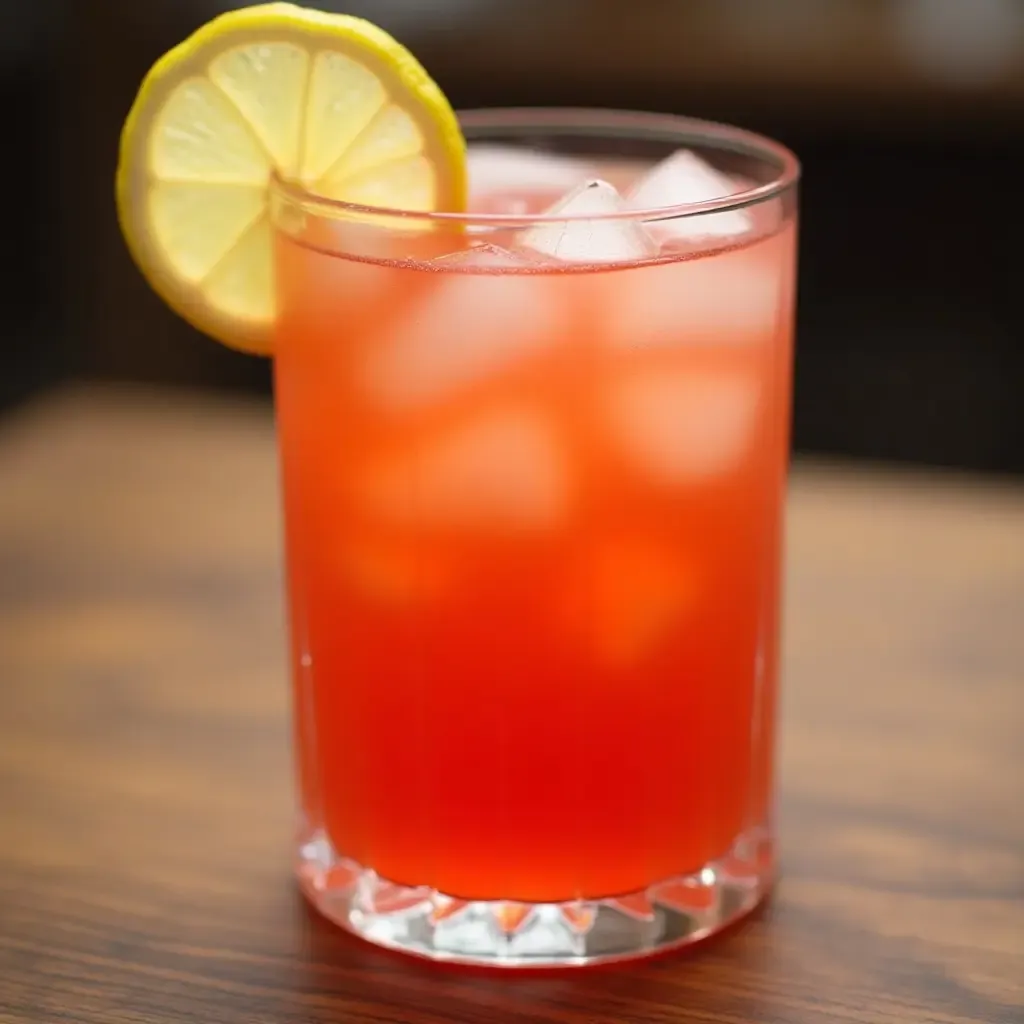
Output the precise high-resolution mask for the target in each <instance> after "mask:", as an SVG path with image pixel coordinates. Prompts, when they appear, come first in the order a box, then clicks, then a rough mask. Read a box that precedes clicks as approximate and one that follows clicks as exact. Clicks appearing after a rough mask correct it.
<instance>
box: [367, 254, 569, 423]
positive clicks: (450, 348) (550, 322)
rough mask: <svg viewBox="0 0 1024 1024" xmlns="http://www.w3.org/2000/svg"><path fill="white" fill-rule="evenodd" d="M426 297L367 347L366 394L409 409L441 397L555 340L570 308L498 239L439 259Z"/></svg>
mask: <svg viewBox="0 0 1024 1024" xmlns="http://www.w3.org/2000/svg"><path fill="white" fill-rule="evenodd" d="M433 265H434V266H435V267H438V268H440V269H439V271H438V273H437V274H436V276H435V280H432V281H429V282H427V288H426V292H425V295H424V297H423V298H421V299H420V300H419V301H417V302H416V303H415V305H412V306H411V307H410V308H409V309H407V310H406V311H403V312H402V313H400V314H399V315H398V316H397V317H396V318H394V319H392V320H391V321H390V322H389V325H388V327H387V328H386V330H385V331H384V332H383V334H382V336H381V337H380V339H379V340H378V342H377V343H376V344H375V345H374V346H373V348H372V349H371V350H370V351H369V352H368V354H367V358H366V362H365V363H364V365H363V367H362V370H361V373H362V385H363V388H364V390H365V391H366V393H367V395H368V396H370V397H371V398H372V400H373V401H374V402H375V403H376V404H377V405H378V406H379V407H380V408H382V409H385V410H387V411H389V412H392V413H407V412H412V411H417V410H420V409H423V408H425V407H428V406H430V405H431V404H433V403H435V402H441V401H444V400H445V399H447V398H449V397H452V396H454V395H456V394H457V393H459V392H460V391H463V390H465V389H469V388H472V387H473V386H474V385H475V384H478V383H480V382H481V381H484V380H486V379H488V378H490V377H493V376H496V375H498V374H501V373H502V372H504V371H506V370H508V369H509V368H510V367H512V366H514V365H515V364H516V363H518V362H521V361H526V360H529V359H530V358H531V357H532V356H534V355H536V354H537V353H539V352H541V351H544V350H545V349H547V348H548V347H550V346H552V345H554V344H556V343H557V341H558V339H559V337H560V335H561V332H562V330H563V327H564V325H565V316H566V313H567V311H566V310H565V308H564V307H563V306H562V304H561V303H560V302H559V301H558V294H557V291H556V290H555V289H554V288H553V287H552V284H551V282H550V281H549V280H547V279H545V278H543V277H540V276H537V275H528V274H521V273H516V271H521V270H528V269H530V268H531V267H535V266H536V263H535V262H532V261H531V260H530V259H528V258H527V257H526V256H519V255H516V254H514V253H511V252H509V251H508V250H505V249H501V248H499V247H498V246H494V245H481V246H474V247H473V248H471V249H468V250H466V251H464V252H459V253H453V254H451V255H450V256H446V257H442V258H441V259H438V260H435V261H433Z"/></svg>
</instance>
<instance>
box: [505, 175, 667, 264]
mask: <svg viewBox="0 0 1024 1024" xmlns="http://www.w3.org/2000/svg"><path fill="white" fill-rule="evenodd" d="M625 210H626V204H625V201H624V200H623V198H622V196H621V195H619V192H618V190H617V189H616V188H615V187H614V186H613V185H609V184H608V182H606V181H601V180H600V179H598V178H595V179H593V180H591V181H587V182H584V183H583V184H581V185H579V186H578V187H577V188H575V189H573V190H572V191H571V192H570V193H569V194H568V195H565V196H563V197H562V198H561V199H559V200H558V202H557V203H555V204H554V205H553V206H552V207H551V208H550V209H549V210H548V211H547V215H548V216H551V217H559V216H565V217H572V218H577V217H580V218H586V217H593V218H595V219H594V220H586V219H580V220H576V219H573V220H567V221H557V220H556V221H553V222H552V223H550V224H538V225H536V226H535V227H532V228H529V229H528V230H526V231H523V232H521V233H520V234H519V235H518V237H517V246H518V247H521V248H522V249H525V250H527V251H530V252H536V253H540V254H541V255H543V256H547V257H549V258H550V259H554V260H558V261H560V262H562V263H628V262H633V261H637V260H645V259H650V258H652V257H654V256H657V255H658V253H659V251H660V250H659V246H658V243H657V242H656V241H655V240H654V239H653V238H652V237H651V236H650V235H649V234H648V233H647V232H646V231H645V230H644V228H643V226H642V225H641V224H638V223H637V222H636V221H634V220H630V219H628V218H627V219H623V220H608V219H601V218H607V217H608V216H609V215H610V214H616V213H622V212H623V211H625Z"/></svg>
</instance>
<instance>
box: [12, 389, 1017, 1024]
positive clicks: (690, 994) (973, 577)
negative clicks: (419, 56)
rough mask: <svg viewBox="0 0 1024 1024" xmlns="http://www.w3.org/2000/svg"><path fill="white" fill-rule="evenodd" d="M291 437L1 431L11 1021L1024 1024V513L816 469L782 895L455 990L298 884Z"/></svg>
mask: <svg viewBox="0 0 1024 1024" xmlns="http://www.w3.org/2000/svg"><path fill="white" fill-rule="evenodd" d="M278 529H279V523H278V518H277V496H276V469H275V464H274V449H273V437H272V424H271V418H270V415H269V410H268V409H266V408H265V407H263V406H260V405H256V404H242V403H228V402H225V401H220V400H214V399H196V398H193V397H186V396H182V395H175V394H166V393H160V392H155V393H136V392H132V391H117V390H114V391H111V390H77V391H70V392H67V393H64V394H61V395H58V396H56V397H53V398H50V399H47V400H45V401H42V402H39V403H37V404H36V405H35V406H33V407H30V408H28V409H26V410H24V411H22V412H19V413H18V414H17V415H16V416H14V417H13V418H11V419H9V420H7V421H6V422H5V423H3V424H0V1021H2V1022H4V1024H12V1022H18V1024H22V1022H29V1021H31V1022H40V1024H44V1022H45V1024H58V1022H60V1024H72V1022H73V1024H79V1022H82V1024H84V1022H90V1024H122V1022H124V1024H129V1022H132V1024H144V1022H145V1024H149V1022H159V1024H193V1022H195V1024H200V1022H201V1024H285V1022H288V1024H310V1022H325V1024H326V1022H331V1024H338V1022H343V1024H371V1022H372V1024H380V1022H390V1021H404V1022H410V1024H428V1022H429V1024H442V1022H444V1024H451V1022H456V1024H471V1022H481V1024H483V1022H488V1024H491V1022H497V1024H501V1022H505V1021H509V1022H516V1021H539V1022H551V1024H554V1022H561V1024H567V1022H587V1024H632V1022H637V1024H670V1022H680V1021H697V1022H716V1024H717V1022H722V1024H725V1022H730V1024H738V1022H746V1021H754V1022H763V1024H811V1022H814V1024H822V1022H851V1021H863V1022H865V1024H888V1022H901V1024H902V1022H913V1024H954V1022H968V1021H969V1022H978V1024H982V1022H984V1024H1008V1022H1021V1021H1024V489H1022V488H1020V487H1019V486H1018V487H1016V488H1015V487H1012V486H1009V485H1004V486H998V485H995V484H982V483H972V482H969V481H967V480H964V479H960V478H958V477H954V476H950V477H947V478H940V477H924V476H913V475H910V474H901V473H894V472H887V473H882V472H870V473H868V472H854V471H849V470H839V469H834V468H832V469H830V468H826V467H821V466H816V467H811V466H802V467H801V468H800V469H799V470H798V471H797V473H796V474H795V480H794V485H793V494H792V502H791V516H790V537H791V539H790V548H789V550H790V566H791V572H790V581H789V604H788V622H789V626H788V644H787V665H788V669H787V680H786V700H785V720H784V735H783V747H782V790H783V795H782V813H781V817H782V837H783V838H782V849H783V858H784V876H783V880H782V882H781V883H780V885H779V887H778V891H777V894H776V896H775V898H774V901H773V902H772V903H771V904H770V905H769V906H768V907H767V908H766V909H764V910H763V911H762V912H761V913H759V914H758V915H757V916H755V918H754V919H752V920H751V921H749V922H748V923H747V924H746V925H744V926H741V927H739V928H738V929H736V930H734V931H733V932H732V933H730V934H728V935H727V936H725V937H724V938H721V939H718V940H716V941H713V942H711V943H709V944H707V945H705V946H704V948H703V949H702V950H700V951H699V952H698V953H696V954H691V955H687V956H682V957H674V958H667V959H663V960H659V961H652V962H648V963H641V964H637V965H634V966H628V967H620V968H614V969H605V970H600V971H596V972H593V971H592V972H575V973H569V974H562V975H558V974H547V975H537V974H535V975H514V976H509V975H493V974H488V973H484V972H466V971H458V970H455V969H450V968H449V969H431V968H429V967H427V966H423V965H421V964H419V963H417V962H414V961H408V960H406V959H403V958H400V957H398V956H395V955H391V954H386V953H382V952H379V951H377V950H375V949H372V948H370V947H369V946H366V945H363V944H361V943H359V942H357V941H355V940H354V939H350V938H349V937H347V936H346V935H344V934H342V933H341V932H340V931H339V930H337V929H335V928H334V927H332V926H330V925H328V924H326V923H325V922H323V921H321V920H320V919H319V918H318V917H316V916H315V915H314V914H312V913H311V912H310V911H308V910H307V909H306V907H305V905H304V903H303V901H302V900H301V898H300V897H299V896H298V895H297V893H296V890H295V887H294V886H293V884H292V881H291V878H290V875H289V843H290V840H291V818H290V800H291V780H290V773H289V763H288V758H289V754H288V726H287V689H286V683H285V669H284V658H283V643H282V630H281V607H280V596H279V595H280V589H279V581H280V562H279V558H280V556H279V549H278Z"/></svg>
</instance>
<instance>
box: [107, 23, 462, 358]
mask: <svg viewBox="0 0 1024 1024" xmlns="http://www.w3.org/2000/svg"><path fill="white" fill-rule="evenodd" d="M275 173H276V174H277V175H279V176H280V177H281V178H283V179H285V180H288V181H292V182H296V183H298V184H301V185H302V186H303V187H305V188H307V189H308V190H310V191H311V192H314V193H316V194H318V195H322V196H327V197H329V198H331V199H339V200H343V201H347V202H353V203H360V204H365V205H369V206H385V207H390V208H397V209H404V210H415V211H423V212H426V211H431V210H439V209H445V210H452V211H458V210H462V209H465V203H466V157H465V142H464V140H463V138H462V134H461V132H460V130H459V126H458V122H457V121H456V118H455V115H454V113H453V112H452V109H451V107H450V106H449V104H448V101H447V100H446V99H445V97H444V94H443V93H442V92H441V90H440V89H439V88H438V87H437V86H436V85H435V84H434V82H433V81H431V79H430V78H429V77H428V76H427V73H426V72H425V71H424V70H423V68H422V67H421V66H420V65H419V63H417V61H416V59H415V58H414V57H413V56H412V55H411V54H410V53H409V52H408V51H407V50H405V49H404V48H403V47H402V46H401V45H400V44H399V43H397V42H396V41H395V40H394V39H392V38H391V37H390V36H389V35H388V34H387V33H386V32H384V31H382V30H381V29H379V28H377V27H376V26H375V25H371V24H370V23H369V22H366V21H362V20H361V19H359V18H352V17H348V16H345V15H337V14H324V13H321V12H319V11H311V10H306V9H304V8H300V7H295V6H293V5H291V4H286V3H272V4H264V5H261V6H257V7H247V8H243V9H242V10H238V11H232V12H230V13H228V14H224V15H221V16H220V17H217V18H215V19H214V20H212V21H211V22H209V23H208V24H206V25H205V26H204V27H202V28H200V29H199V30H198V31H197V32H196V33H195V34H194V35H192V36H191V37H190V38H189V39H187V40H186V41H185V42H183V43H181V44H180V45H179V46H177V47H176V48H175V49H173V50H171V51H170V52H169V53H168V54H166V55H165V56H164V57H162V58H161V59H160V60H159V61H158V62H157V63H156V64H155V65H154V67H153V68H152V70H151V71H150V72H149V74H148V75H147V76H146V78H145V80H144V82H143V83H142V86H141V88H140V90H139V94H138V96H137V98H136V100H135V103H134V105H133V106H132V109H131V112H130V113H129V115H128V119H127V121H126V122H125V126H124V131H123V133H122V136H121V153H120V161H119V164H118V171H117V208H118V216H119V218H120V222H121V229H122V231H123V232H124V236H125V240H126V241H127V243H128V247H129V249H130V250H131V253H132V256H133V258H134V259H135V261H136V263H137V264H138V265H139V268H140V269H141V270H142V273H143V274H144V275H145V276H146V278H147V280H148V281H149V283H150V284H151V285H152V286H153V288H154V289H155V290H156V291H157V293H158V294H159V295H160V296H161V297H162V298H163V299H164V301H165V302H167V303H168V305H170V306H171V307H172V308H173V309H174V310H175V311H176V312H178V313H179V314H180V315H181V316H183V317H184V318H185V319H186V320H188V321H189V322H190V323H192V324H193V325H194V326H195V327H198V328H199V329H200V330H202V331H204V332H205V333H207V334H209V335H212V336H213V337H214V338H216V339H217V340H219V341H222V342H224V343H225V344H227V345H231V346H232V347H235V348H239V349H242V350H245V351H249V352H255V353H269V352H270V350H271V344H272V334H273V322H274V285H273V275H272V249H273V240H272V230H271V223H270V211H269V183H270V180H271V176H272V175H273V174H275Z"/></svg>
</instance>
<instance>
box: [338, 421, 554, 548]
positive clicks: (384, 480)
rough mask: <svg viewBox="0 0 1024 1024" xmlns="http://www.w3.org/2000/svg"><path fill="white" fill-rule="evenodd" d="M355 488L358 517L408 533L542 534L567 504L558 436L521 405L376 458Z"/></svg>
mask: <svg viewBox="0 0 1024 1024" xmlns="http://www.w3.org/2000/svg"><path fill="white" fill-rule="evenodd" d="M358 486H359V498H360V499H361V503H362V505H363V508H364V511H366V512H367V513H368V514H370V515H371V516H373V517H374V518H375V519H376V520H377V521H379V522H382V523H387V524H388V525H392V526H401V527H409V528H427V529H450V530H463V529H468V530H474V529H485V530H499V531H507V530H514V531H521V530H527V531H535V530H546V529H550V528H552V527H553V526H555V525H557V524H558V523H559V522H560V521H562V519H563V518H564V516H565V514H566V511H567V507H568V503H569V469H568V465H567V461H566V457H565V453H564V451H563V449H562V445H561V443H560V438H559V437H558V433H557V431H556V429H555V427H554V426H553V425H552V424H551V423H550V421H548V420H547V419H546V418H545V417H544V416H543V415H542V414H541V413H540V412H539V411H537V410H535V409H533V408H532V407H530V406H527V405H522V406H520V405H515V406H505V407H499V408H490V409H488V410H487V411H485V412H481V413H479V414H477V415H474V416H472V417H470V418H469V419H467V420H464V421H463V422H461V423H459V424H457V425H454V426H450V427H445V428H443V429H441V430H440V431H438V432H436V433H433V434H431V435H429V436H428V438H427V439H426V440H424V441H422V442H420V443H419V444H415V445H410V446H409V447H407V448H403V449H401V450H399V451H397V452H395V453H394V454H392V455H382V456H378V457H377V458H376V459H374V460H373V461H372V462H370V463H369V465H368V466H367V468H366V470H365V471H364V472H363V473H362V474H361V475H360V483H359V485H358Z"/></svg>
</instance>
